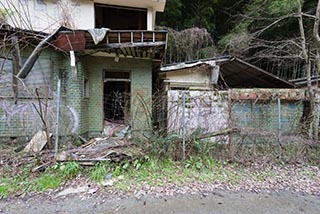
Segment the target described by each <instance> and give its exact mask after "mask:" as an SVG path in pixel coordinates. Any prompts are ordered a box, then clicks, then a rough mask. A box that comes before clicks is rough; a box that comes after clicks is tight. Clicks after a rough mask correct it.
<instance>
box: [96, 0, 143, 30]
mask: <svg viewBox="0 0 320 214" xmlns="http://www.w3.org/2000/svg"><path fill="white" fill-rule="evenodd" d="M95 15H96V17H95V19H96V27H97V28H101V27H105V28H110V29H112V30H146V29H147V10H146V9H139V8H127V7H118V6H110V5H102V4H96V5H95Z"/></svg>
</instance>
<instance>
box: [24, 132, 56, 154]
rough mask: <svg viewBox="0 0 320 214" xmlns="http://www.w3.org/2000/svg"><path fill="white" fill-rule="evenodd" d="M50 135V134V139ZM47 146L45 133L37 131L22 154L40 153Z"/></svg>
mask: <svg viewBox="0 0 320 214" xmlns="http://www.w3.org/2000/svg"><path fill="white" fill-rule="evenodd" d="M51 136H52V134H51V133H50V137H51ZM46 144H47V135H46V132H45V131H38V132H37V133H36V134H35V135H34V136H33V137H32V139H31V140H30V142H29V143H28V144H27V146H26V147H25V148H24V150H23V151H24V152H40V151H41V150H42V149H43V148H44V147H45V145H46Z"/></svg>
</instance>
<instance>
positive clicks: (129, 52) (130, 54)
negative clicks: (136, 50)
mask: <svg viewBox="0 0 320 214" xmlns="http://www.w3.org/2000/svg"><path fill="white" fill-rule="evenodd" d="M125 49H126V51H127V53H128V55H129V56H132V53H131V49H130V48H128V47H127V48H125Z"/></svg>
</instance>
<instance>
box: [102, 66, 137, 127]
mask: <svg viewBox="0 0 320 214" xmlns="http://www.w3.org/2000/svg"><path fill="white" fill-rule="evenodd" d="M130 87H131V79H130V71H114V70H105V71H104V117H105V120H107V121H110V122H117V123H127V122H128V121H129V120H130Z"/></svg>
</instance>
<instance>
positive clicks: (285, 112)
mask: <svg viewBox="0 0 320 214" xmlns="http://www.w3.org/2000/svg"><path fill="white" fill-rule="evenodd" d="M158 85H159V87H160V88H161V89H162V94H164V96H166V102H164V103H162V104H161V105H162V106H161V107H160V109H166V111H161V110H160V111H156V112H157V113H156V118H157V124H158V126H159V127H161V128H163V129H166V130H167V132H168V133H175V134H178V135H179V136H182V135H187V136H189V137H190V136H193V135H194V134H196V133H199V132H200V133H212V132H215V131H217V130H223V129H227V128H235V129H237V130H240V131H241V133H242V136H247V135H248V134H249V133H250V136H253V140H255V139H256V138H255V137H257V136H258V134H259V135H260V136H261V135H263V136H264V137H266V136H271V137H276V136H277V133H280V132H281V135H283V136H291V135H292V136H293V135H296V134H298V133H300V132H299V131H298V130H299V129H300V126H301V118H302V116H303V111H304V105H303V102H304V100H305V99H306V97H305V90H303V89H301V88H299V87H298V86H296V85H295V84H293V83H291V82H288V81H286V80H283V79H280V78H279V77H277V76H275V75H272V74H270V73H268V72H266V71H264V70H262V69H260V68H258V67H256V66H254V65H252V64H250V63H247V62H244V61H243V60H241V59H238V58H236V57H230V56H222V57H214V58H210V59H201V60H195V61H191V62H183V63H177V64H172V65H167V66H164V67H162V68H161V72H160V74H159V81H158ZM316 118H317V120H316V123H317V122H319V120H318V118H319V115H317V117H316ZM229 139H230V138H229ZM235 139H236V140H239V137H238V138H234V139H233V140H235ZM214 140H218V139H214ZM222 140H223V141H224V142H225V140H226V138H225V137H223V139H222Z"/></svg>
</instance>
